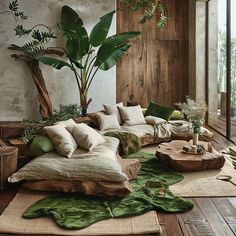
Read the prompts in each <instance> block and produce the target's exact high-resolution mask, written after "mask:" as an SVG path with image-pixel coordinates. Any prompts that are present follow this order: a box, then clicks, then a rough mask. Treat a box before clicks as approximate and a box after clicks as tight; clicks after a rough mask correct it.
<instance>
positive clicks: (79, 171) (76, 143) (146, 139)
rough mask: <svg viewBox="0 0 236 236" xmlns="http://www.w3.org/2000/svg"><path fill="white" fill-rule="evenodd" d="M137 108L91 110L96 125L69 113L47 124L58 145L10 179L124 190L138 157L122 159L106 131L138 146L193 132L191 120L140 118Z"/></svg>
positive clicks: (204, 135) (207, 135)
mask: <svg viewBox="0 0 236 236" xmlns="http://www.w3.org/2000/svg"><path fill="white" fill-rule="evenodd" d="M140 109H141V108H140V107H139V106H137V107H133V108H132V109H127V108H123V110H127V112H126V114H125V115H124V114H123V116H122V118H121V117H118V118H117V114H118V113H117V114H106V113H105V112H102V113H101V112H100V113H98V114H95V116H93V121H94V122H95V123H96V125H97V126H96V129H93V128H91V127H89V126H87V125H85V124H79V125H78V124H76V123H75V122H74V121H73V120H71V119H70V120H68V121H64V122H60V123H59V124H56V125H54V126H50V127H45V131H46V133H47V135H48V137H49V138H50V139H49V138H48V137H47V138H48V139H49V140H50V141H52V142H53V144H54V147H55V149H56V150H52V149H50V150H47V151H45V150H44V151H45V154H43V155H39V156H37V157H35V158H34V159H32V160H31V161H30V162H29V163H27V164H26V165H25V166H24V167H23V168H21V169H20V170H18V171H17V172H16V173H14V174H13V175H11V176H10V177H9V179H8V180H9V182H11V183H16V182H20V181H24V186H25V187H27V188H30V189H34V190H43V191H63V192H81V193H84V194H89V195H98V196H104V195H105V196H122V195H125V194H128V193H129V192H130V191H131V187H130V185H129V180H131V179H132V178H134V177H135V176H136V175H137V173H138V171H139V169H140V167H141V165H140V163H139V161H138V160H127V159H126V160H122V158H121V157H120V155H119V153H118V150H119V144H120V143H121V141H120V140H118V139H117V138H115V137H109V136H106V134H107V132H108V131H109V132H110V133H112V132H118V133H128V134H132V135H133V136H135V137H136V139H137V140H139V142H140V146H143V145H148V144H154V143H160V142H163V141H170V140H172V139H184V140H189V139H191V137H192V135H191V133H190V132H189V131H190V128H189V127H190V123H189V122H187V121H186V120H170V121H167V120H164V119H162V118H158V117H152V116H147V117H145V118H144V116H143V114H142V111H141V112H140ZM123 110H122V111H123ZM117 111H118V109H115V112H117ZM130 111H131V112H130ZM113 112H114V110H113ZM135 112H136V113H135ZM212 137H213V133H211V132H210V131H209V130H208V129H206V128H204V127H203V128H202V129H201V133H200V139H202V140H205V141H210V140H211V139H212ZM90 139H91V140H92V141H91V140H90ZM48 146H50V145H48ZM43 149H45V146H44V147H43ZM41 154H42V153H41Z"/></svg>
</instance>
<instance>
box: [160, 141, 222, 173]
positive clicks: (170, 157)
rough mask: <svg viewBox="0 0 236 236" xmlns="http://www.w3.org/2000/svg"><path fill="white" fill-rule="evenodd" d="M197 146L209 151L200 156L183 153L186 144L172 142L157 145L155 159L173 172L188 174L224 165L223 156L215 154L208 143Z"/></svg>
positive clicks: (184, 142) (183, 142)
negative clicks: (202, 146)
mask: <svg viewBox="0 0 236 236" xmlns="http://www.w3.org/2000/svg"><path fill="white" fill-rule="evenodd" d="M199 144H203V145H204V147H205V148H206V150H209V151H207V152H206V153H205V154H201V155H199V154H189V153H185V152H184V151H183V149H182V148H183V146H186V145H188V142H186V141H183V140H174V141H171V142H168V143H162V144H160V145H158V148H157V151H156V157H157V158H158V159H159V160H161V161H162V162H163V163H165V164H166V165H167V166H168V167H170V168H171V169H173V170H175V171H183V172H185V171H186V172H187V171H188V172H189V171H198V170H209V169H220V168H221V167H223V165H224V163H225V158H224V155H223V154H221V153H219V152H217V151H216V150H215V149H214V148H213V147H212V146H211V145H209V143H208V142H199ZM209 147H210V148H209Z"/></svg>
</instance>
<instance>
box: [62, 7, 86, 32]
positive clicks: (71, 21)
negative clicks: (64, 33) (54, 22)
mask: <svg viewBox="0 0 236 236" xmlns="http://www.w3.org/2000/svg"><path fill="white" fill-rule="evenodd" d="M75 24H76V25H77V26H78V27H81V26H83V21H82V19H81V18H80V17H79V15H78V14H77V13H76V12H75V11H74V10H73V9H72V8H71V7H69V6H67V5H65V6H63V7H62V10H61V22H60V25H61V26H63V27H69V28H74V27H75Z"/></svg>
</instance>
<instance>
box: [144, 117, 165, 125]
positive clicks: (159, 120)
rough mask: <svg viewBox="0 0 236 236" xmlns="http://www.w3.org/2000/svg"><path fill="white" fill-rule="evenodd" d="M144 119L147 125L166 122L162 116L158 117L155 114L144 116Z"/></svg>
mask: <svg viewBox="0 0 236 236" xmlns="http://www.w3.org/2000/svg"><path fill="white" fill-rule="evenodd" d="M145 121H146V122H147V124H149V125H158V124H161V123H163V122H166V120H164V119H162V118H159V117H155V116H146V117H145Z"/></svg>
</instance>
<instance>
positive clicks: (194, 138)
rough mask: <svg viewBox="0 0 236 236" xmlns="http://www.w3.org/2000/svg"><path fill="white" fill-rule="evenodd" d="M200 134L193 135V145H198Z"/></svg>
mask: <svg viewBox="0 0 236 236" xmlns="http://www.w3.org/2000/svg"><path fill="white" fill-rule="evenodd" d="M198 135H199V134H198V133H193V145H195V146H196V145H198Z"/></svg>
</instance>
